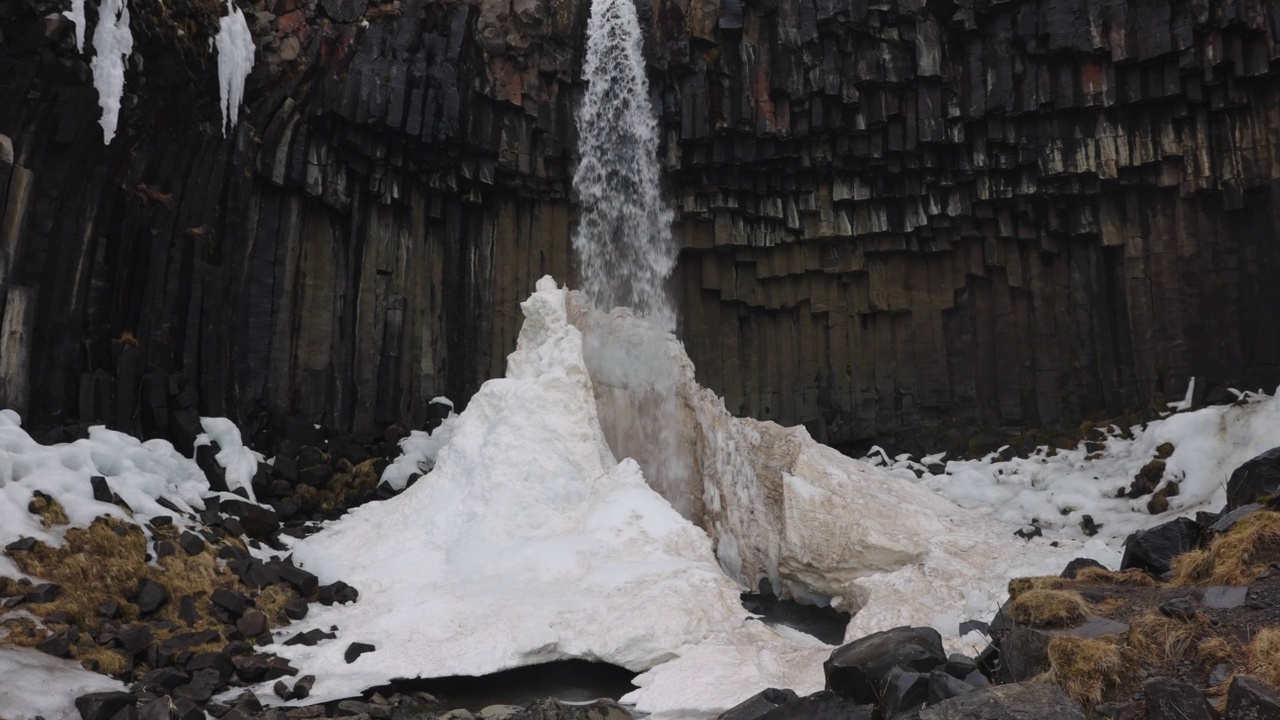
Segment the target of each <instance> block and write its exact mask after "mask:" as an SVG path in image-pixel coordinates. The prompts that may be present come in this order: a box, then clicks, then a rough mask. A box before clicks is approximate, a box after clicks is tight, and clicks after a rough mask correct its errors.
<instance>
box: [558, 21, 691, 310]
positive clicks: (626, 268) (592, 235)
mask: <svg viewBox="0 0 1280 720" xmlns="http://www.w3.org/2000/svg"><path fill="white" fill-rule="evenodd" d="M582 74H583V78H584V79H585V80H586V83H587V92H586V96H585V97H584V98H583V100H582V105H581V107H580V108H579V110H578V118H577V122H578V133H579V135H580V139H579V142H578V149H579V152H580V153H581V155H582V158H581V160H580V161H579V163H578V169H577V171H576V172H575V173H574V176H573V187H574V190H576V191H577V193H578V198H579V200H580V201H581V204H582V210H581V214H580V218H579V222H578V227H577V229H576V231H575V232H574V235H573V248H574V251H575V252H576V253H577V256H578V259H579V261H580V262H581V265H582V285H583V287H582V289H583V291H585V292H586V294H587V296H588V297H590V298H591V299H592V300H593V301H594V302H595V303H596V306H597V307H599V308H602V309H604V310H608V309H610V308H612V307H615V306H625V307H629V308H632V309H634V310H635V311H636V312H638V313H640V314H641V315H644V316H645V317H648V318H649V319H650V320H651V321H652V322H654V323H656V324H658V325H660V326H661V327H662V328H663V329H666V330H673V329H675V322H676V320H675V310H674V309H673V307H672V305H671V302H670V300H669V299H668V297H667V293H666V288H665V283H666V280H667V278H668V277H669V276H670V275H671V271H672V270H673V269H674V268H675V262H676V252H677V248H676V245H675V242H674V241H673V240H672V237H671V218H672V213H671V210H670V209H669V208H668V207H667V205H666V203H664V202H663V200H662V193H661V186H660V184H659V173H658V123H657V121H656V120H655V119H654V114H653V108H652V107H651V106H650V104H649V80H648V78H647V77H645V65H644V53H643V49H642V38H641V31H640V23H639V21H638V20H637V19H636V9H635V4H634V3H633V2H631V0H593V2H592V3H591V17H590V19H589V20H588V21H587V49H586V57H585V58H584V60H583V70H582Z"/></svg>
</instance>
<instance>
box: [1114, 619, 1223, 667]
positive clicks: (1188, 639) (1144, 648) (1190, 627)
mask: <svg viewBox="0 0 1280 720" xmlns="http://www.w3.org/2000/svg"><path fill="white" fill-rule="evenodd" d="M1205 630H1206V622H1205V620H1204V619H1203V618H1202V617H1200V616H1197V617H1195V618H1193V619H1191V620H1190V621H1185V620H1177V619H1175V618H1171V617H1166V616H1164V615H1162V614H1161V613H1160V612H1159V611H1158V610H1154V609H1148V610H1146V611H1145V612H1143V613H1141V614H1139V615H1134V616H1133V617H1131V618H1129V638H1128V639H1129V647H1130V648H1131V649H1132V651H1133V654H1134V657H1135V658H1136V659H1137V660H1138V661H1139V662H1141V663H1142V664H1143V665H1160V666H1169V667H1171V666H1173V665H1176V664H1177V663H1179V662H1181V661H1182V660H1183V659H1185V658H1187V657H1188V656H1190V655H1191V654H1192V653H1193V652H1194V650H1195V648H1196V647H1197V646H1198V645H1199V644H1200V638H1201V636H1202V635H1203V634H1204V633H1205Z"/></svg>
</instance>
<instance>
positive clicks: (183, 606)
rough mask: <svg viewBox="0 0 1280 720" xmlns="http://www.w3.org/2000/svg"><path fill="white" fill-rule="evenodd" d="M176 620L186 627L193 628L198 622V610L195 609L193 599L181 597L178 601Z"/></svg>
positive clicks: (186, 596)
mask: <svg viewBox="0 0 1280 720" xmlns="http://www.w3.org/2000/svg"><path fill="white" fill-rule="evenodd" d="M178 619H180V620H182V622H184V623H186V624H187V625H188V626H194V625H195V624H196V623H197V622H199V621H200V609H199V608H198V607H196V601H195V598H193V597H191V596H190V595H183V596H182V597H181V598H180V599H179V600H178Z"/></svg>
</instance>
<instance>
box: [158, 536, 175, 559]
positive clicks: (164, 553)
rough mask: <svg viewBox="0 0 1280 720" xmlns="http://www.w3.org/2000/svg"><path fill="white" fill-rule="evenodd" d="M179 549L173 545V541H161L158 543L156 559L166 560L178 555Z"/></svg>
mask: <svg viewBox="0 0 1280 720" xmlns="http://www.w3.org/2000/svg"><path fill="white" fill-rule="evenodd" d="M177 551H178V547H177V546H176V545H174V544H173V541H172V540H160V541H157V542H156V557H157V558H165V557H169V556H170V555H172V554H174V553H176V552H177Z"/></svg>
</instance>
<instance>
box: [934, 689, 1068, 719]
mask: <svg viewBox="0 0 1280 720" xmlns="http://www.w3.org/2000/svg"><path fill="white" fill-rule="evenodd" d="M1027 718H1035V719H1036V720H1085V714H1084V711H1083V710H1081V709H1080V706H1079V705H1077V704H1076V702H1075V701H1074V700H1072V699H1071V698H1070V696H1068V695H1067V694H1066V693H1065V692H1063V691H1062V689H1061V688H1059V687H1058V686H1056V685H1049V684H1047V683H1037V682H1029V683H1015V684H1012V685H993V686H991V687H989V688H984V689H982V690H976V691H974V692H971V693H968V694H967V695H962V696H960V697H955V698H951V699H950V700H943V701H942V702H940V703H938V704H937V705H932V706H930V707H927V708H925V709H924V710H921V711H920V720H1026V719H1027Z"/></svg>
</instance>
